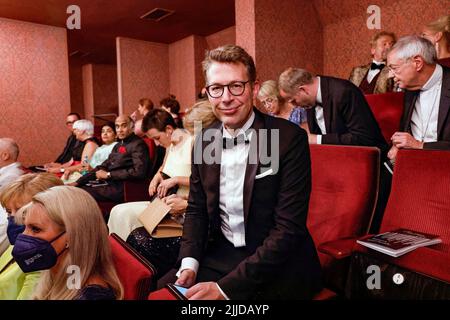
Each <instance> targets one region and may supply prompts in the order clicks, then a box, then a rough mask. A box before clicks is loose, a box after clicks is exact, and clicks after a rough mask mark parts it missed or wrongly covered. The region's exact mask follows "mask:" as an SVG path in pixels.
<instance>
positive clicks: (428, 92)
mask: <svg viewBox="0 0 450 320" xmlns="http://www.w3.org/2000/svg"><path fill="white" fill-rule="evenodd" d="M442 75H443V71H442V67H441V66H440V65H438V64H437V65H436V68H435V69H434V72H433V74H432V75H431V77H430V79H428V81H427V82H426V83H425V85H424V86H423V87H422V89H421V90H420V94H419V96H418V97H417V100H416V104H415V108H414V111H413V114H412V116H411V133H412V135H413V136H414V138H415V139H416V140H419V141H422V142H436V141H437V136H438V134H437V125H438V115H439V100H440V99H439V98H440V96H441V87H442Z"/></svg>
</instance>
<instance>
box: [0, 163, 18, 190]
mask: <svg viewBox="0 0 450 320" xmlns="http://www.w3.org/2000/svg"><path fill="white" fill-rule="evenodd" d="M20 167H21V164H20V163H19V162H14V163H11V164H9V165H7V166H4V167H2V168H0V190H1V189H2V188H3V187H5V186H6V185H8V184H9V183H10V182H13V181H14V180H16V179H17V178H18V177H20V176H21V175H22V174H23V171H22V170H21V169H20Z"/></svg>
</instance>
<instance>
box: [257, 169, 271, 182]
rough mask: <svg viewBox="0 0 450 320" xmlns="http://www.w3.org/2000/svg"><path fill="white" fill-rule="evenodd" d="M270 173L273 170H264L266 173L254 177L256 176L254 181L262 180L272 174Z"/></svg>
mask: <svg viewBox="0 0 450 320" xmlns="http://www.w3.org/2000/svg"><path fill="white" fill-rule="evenodd" d="M272 173H273V169H272V168H270V169H269V170H266V171H264V172H262V173H260V174H258V175H256V176H255V179H261V178H264V177H265V176H268V175H269V174H272Z"/></svg>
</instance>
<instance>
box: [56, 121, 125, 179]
mask: <svg viewBox="0 0 450 320" xmlns="http://www.w3.org/2000/svg"><path fill="white" fill-rule="evenodd" d="M101 137H102V142H103V144H102V145H101V146H100V147H98V148H97V149H95V152H94V154H93V155H92V157H91V158H90V161H89V163H88V164H87V166H86V165H85V164H84V163H82V167H81V168H75V167H74V168H73V169H72V168H66V169H65V171H64V175H63V180H64V182H65V183H67V182H74V181H77V180H78V179H79V178H80V177H81V176H82V173H80V172H82V171H89V170H92V169H94V168H96V167H97V166H99V165H101V164H102V163H103V162H104V161H105V160H106V159H108V157H109V154H110V153H111V151H112V149H113V148H114V146H115V145H116V144H117V141H116V126H115V124H114V122H107V123H105V124H104V125H103V126H102V131H101ZM84 173H86V172H84Z"/></svg>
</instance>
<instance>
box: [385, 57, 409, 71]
mask: <svg viewBox="0 0 450 320" xmlns="http://www.w3.org/2000/svg"><path fill="white" fill-rule="evenodd" d="M410 61H411V60H410V59H406V60H405V61H404V62H403V63H402V64H399V65H392V64H390V65H388V70H389V72H391V73H393V74H398V72H399V71H400V69H401V68H402V67H403V66H404V65H405V64H407V63H409V62H410Z"/></svg>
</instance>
